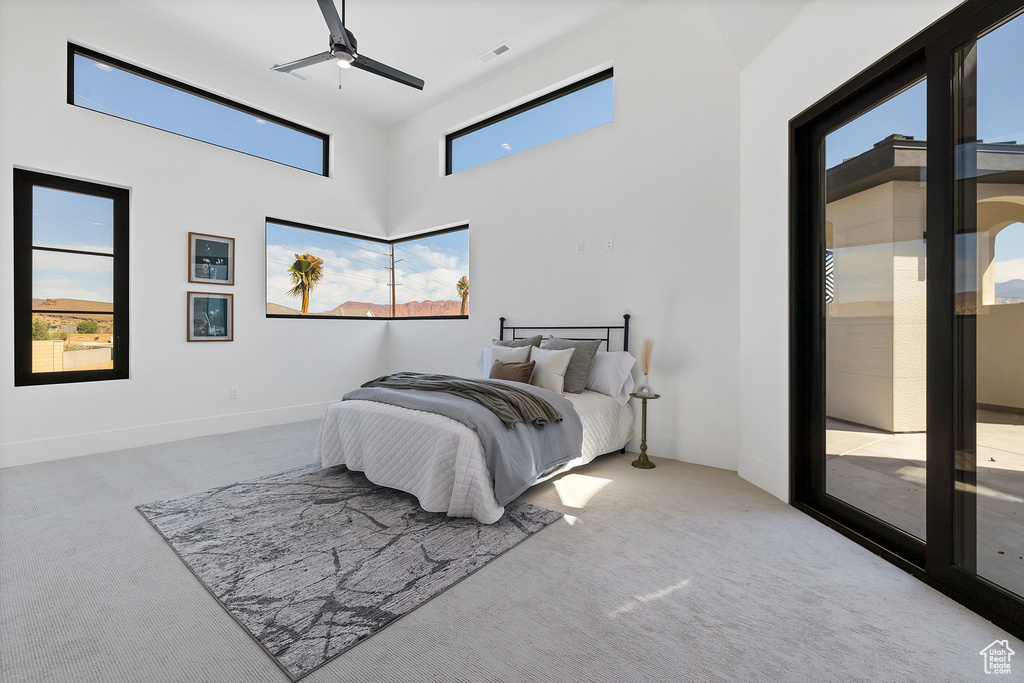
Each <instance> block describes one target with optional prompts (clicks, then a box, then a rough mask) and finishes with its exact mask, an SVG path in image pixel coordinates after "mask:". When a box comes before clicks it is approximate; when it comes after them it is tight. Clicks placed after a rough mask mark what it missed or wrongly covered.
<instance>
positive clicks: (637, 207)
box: [388, 2, 740, 469]
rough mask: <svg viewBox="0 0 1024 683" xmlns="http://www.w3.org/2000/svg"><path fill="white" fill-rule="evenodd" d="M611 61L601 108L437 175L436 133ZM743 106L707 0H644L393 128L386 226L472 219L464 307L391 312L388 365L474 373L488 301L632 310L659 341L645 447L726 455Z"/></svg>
mask: <svg viewBox="0 0 1024 683" xmlns="http://www.w3.org/2000/svg"><path fill="white" fill-rule="evenodd" d="M611 63H613V64H614V67H615V86H614V87H615V121H614V122H613V123H611V124H608V125H605V126H602V127H600V128H596V129H593V130H590V131H587V132H584V133H581V134H578V135H575V136H572V137H569V138H565V139H562V140H559V141H556V142H553V143H550V144H547V145H544V146H542V147H537V148H534V149H532V150H527V151H524V152H520V153H518V154H514V155H512V156H509V157H506V158H504V159H500V160H497V161H494V162H491V163H488V164H484V165H482V166H478V167H476V168H473V169H469V170H466V171H462V172H460V173H456V174H454V175H452V176H448V177H443V176H441V175H440V171H439V163H440V162H439V153H440V152H439V150H440V145H441V141H442V139H443V135H444V133H445V132H448V131H451V130H452V129H454V128H456V127H458V126H459V125H460V124H463V123H465V122H467V121H470V120H472V119H475V118H478V117H480V116H481V115H483V114H485V113H488V112H494V111H496V110H500V109H503V108H505V107H506V105H508V104H509V103H511V102H515V101H517V100H521V99H522V98H526V97H528V96H531V95H533V94H536V93H538V92H539V91H541V90H544V89H546V88H548V86H550V85H552V84H555V83H558V82H561V81H563V80H566V79H572V78H573V77H575V76H577V75H578V74H581V73H583V72H585V71H587V70H590V69H595V68H597V67H600V66H602V65H608V64H611ZM738 112H739V73H738V67H736V66H735V61H734V59H733V57H732V56H731V55H730V54H729V53H728V52H727V49H726V47H725V44H724V43H723V42H722V39H721V36H720V34H719V32H718V29H717V27H716V25H715V24H714V22H713V20H712V18H711V16H710V14H709V13H708V11H707V8H706V7H705V5H704V4H703V3H700V2H655V3H647V4H645V5H643V6H640V7H638V8H637V9H635V10H633V11H631V12H629V13H628V14H626V15H624V16H622V17H620V18H619V19H617V20H616V21H614V22H612V23H611V24H609V25H606V26H604V27H601V28H599V29H596V30H594V31H592V32H590V33H588V34H585V35H583V36H581V37H579V38H577V39H575V40H572V41H570V42H568V43H566V44H564V45H561V46H559V47H558V48H556V49H553V50H551V51H550V52H547V53H545V54H543V55H541V56H539V57H537V58H536V59H534V60H532V61H530V62H527V63H525V64H524V65H522V66H520V67H518V68H516V69H513V70H511V71H509V72H507V73H504V74H502V75H501V76H499V77H497V78H494V79H492V80H491V81H488V82H487V83H484V84H482V85H480V86H478V87H476V88H473V89H472V90H469V91H467V92H465V93H463V94H461V95H459V96H457V97H454V98H452V99H450V100H448V101H446V102H444V103H442V104H440V105H438V106H436V107H434V108H432V109H430V110H428V111H426V112H424V113H422V114H420V115H418V116H416V117H414V118H412V119H410V120H408V121H406V122H403V123H402V124H399V125H397V126H395V127H393V128H392V129H391V130H390V140H389V143H390V154H389V182H388V225H389V233H390V234H391V235H392V236H395V235H399V234H403V233H407V232H412V231H416V230H424V229H428V228H432V227H435V226H442V225H448V224H451V223H455V222H457V221H468V222H469V224H470V297H469V302H470V303H469V306H470V308H469V313H470V319H469V320H468V321H458V322H452V321H406V322H392V323H390V324H389V339H390V348H391V351H390V355H389V368H390V369H391V370H434V371H443V372H451V373H463V374H475V370H474V366H473V364H474V362H475V360H476V358H477V355H478V353H479V351H480V349H481V348H482V347H483V346H484V345H485V344H487V343H488V342H489V340H490V339H491V338H492V337H495V336H497V332H498V317H499V316H505V317H507V318H508V321H509V322H510V323H518V324H526V325H530V324H533V325H548V324H556V323H562V324H577V325H580V324H595V323H596V324H604V323H606V322H607V323H615V322H617V321H620V320H621V316H622V314H623V313H627V312H628V313H630V314H631V315H632V320H631V326H632V329H631V348H632V349H633V350H634V351H635V350H637V349H638V348H639V345H640V340H641V339H642V338H643V337H652V338H653V339H654V340H655V347H654V355H653V361H652V371H651V381H652V384H653V386H654V388H655V390H657V391H658V392H659V393H660V394H661V395H662V398H661V399H659V400H657V401H653V402H651V403H650V404H649V419H648V422H649V425H648V442H649V452H650V453H651V454H652V455H656V456H662V457H670V458H677V459H681V460H687V461H690V462H696V463H702V464H708V465H713V466H716V467H723V468H729V469H735V468H736V453H737V446H738V434H739V422H738V414H737V406H738V403H739V399H740V396H739V374H738V365H737V356H738V353H739V341H738V335H739V318H738V310H739V301H738V295H739V286H738V280H739V269H738V259H737V250H738V248H739V241H738V235H737V228H736V226H737V223H738V220H739V212H738V202H739V193H738V179H739V173H738V164H739V145H738V128H739V118H738ZM606 237H612V238H613V239H614V250H613V251H610V252H606V251H605V250H604V246H603V241H604V239H605V238H606ZM579 240H582V241H583V242H584V244H585V251H584V254H583V255H580V256H578V255H576V253H575V244H576V242H577V241H579ZM453 292H454V290H453ZM636 412H637V414H639V406H637V410H636ZM638 431H639V425H638ZM637 446H638V444H637V443H636V442H634V444H633V447H634V448H635V447H637Z"/></svg>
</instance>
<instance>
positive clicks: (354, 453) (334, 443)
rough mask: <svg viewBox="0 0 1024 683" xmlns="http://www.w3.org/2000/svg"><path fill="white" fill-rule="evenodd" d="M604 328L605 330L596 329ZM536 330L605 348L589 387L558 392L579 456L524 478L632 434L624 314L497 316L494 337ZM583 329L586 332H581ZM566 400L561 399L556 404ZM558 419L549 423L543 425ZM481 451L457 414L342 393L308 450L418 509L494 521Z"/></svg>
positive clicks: (513, 338)
mask: <svg viewBox="0 0 1024 683" xmlns="http://www.w3.org/2000/svg"><path fill="white" fill-rule="evenodd" d="M602 330H603V331H604V336H603V337H601V336H599V331H602ZM619 330H621V337H622V352H612V351H611V339H612V336H613V335H617V334H618V331H619ZM537 331H552V332H554V331H557V332H559V333H564V332H568V333H569V334H571V335H572V336H571V337H559V338H558V339H557V340H556V338H555V337H554V335H553V334H552V335H551V337H548V338H544V337H543V335H542V338H544V339H545V342H546V343H547V342H548V339H550V340H551V341H552V342H554V341H560V342H564V341H565V340H568V341H573V342H582V341H586V342H587V343H588V344H591V345H592V344H593V342H594V341H595V340H600V342H602V343H603V344H604V346H605V349H606V350H605V351H604V352H603V353H602V352H600V351H598V352H597V353H596V354H595V356H594V359H595V360H594V363H593V364H592V369H593V372H592V373H589V374H588V376H587V385H589V386H590V388H585V389H583V391H581V392H580V393H569V392H566V393H565V394H564V398H565V399H568V402H569V403H568V404H571V410H574V411H575V413H576V414H577V415H578V416H579V422H580V423H581V424H582V433H583V437H582V447H581V448H580V451H579V453H578V455H575V457H572V458H571V459H570V460H569V461H568V462H565V463H564V464H561V465H559V466H558V467H557V469H554V470H552V471H549V472H545V473H543V474H542V475H541V476H538V477H537V478H536V479H535V480H532V481H529V482H527V485H532V484H536V483H539V482H540V481H545V480H547V479H550V478H551V477H554V476H557V475H559V474H561V473H563V472H566V471H568V470H569V469H572V468H574V467H579V466H581V465H584V464H586V463H588V462H590V461H592V460H593V459H594V458H596V457H598V456H600V455H603V454H605V453H611V452H614V451H619V450H621V449H623V448H624V446H625V444H626V443H627V442H628V441H629V440H630V439H632V438H633V437H634V436H635V432H634V430H633V412H632V410H631V409H630V407H629V403H628V400H627V399H628V393H629V391H630V390H632V384H633V380H632V376H631V373H630V372H629V370H631V368H632V363H633V360H632V357H630V356H628V353H624V352H628V344H629V315H628V314H626V315H625V316H624V317H623V324H622V325H608V326H604V325H602V326H582V327H581V326H571V327H565V326H559V327H555V326H547V327H536V326H516V327H511V326H507V325H506V324H505V318H501V319H500V328H499V335H498V338H497V340H495V341H496V342H501V343H504V344H510V343H515V344H518V343H520V342H519V341H517V340H528V339H530V337H522V336H519V335H520V333H522V332H529V333H531V334H533V335H534V336H533V337H532V338H533V339H536V335H535V333H536V332H537ZM581 333H582V334H583V335H585V336H579V335H580V334H581ZM506 336H508V337H509V339H508V340H506ZM489 348H490V349H493V348H494V346H491V347H489ZM486 351H487V349H485V353H483V354H481V360H482V361H485V360H486ZM609 363H614V365H615V367H616V371H615V372H614V373H613V374H610V375H609V374H606V373H603V372H602V373H601V376H600V377H596V376H593V375H594V373H597V372H598V371H599V370H603V369H605V368H607V367H608V366H609ZM489 364H490V363H489V361H488V362H486V363H484V369H485V368H486V366H488V365H489ZM599 366H600V367H599ZM623 369H625V371H623ZM481 374H483V372H482V373H481ZM485 376H486V375H485ZM620 382H621V385H619V383H620ZM613 385H614V386H613ZM613 393H614V394H615V395H614V396H613V395H612V394H613ZM462 400H465V399H462ZM568 404H566V403H564V402H561V405H568ZM560 426H561V425H557V424H555V425H548V426H547V428H546V429H555V428H558V427H560ZM486 455H487V454H486V453H485V449H484V444H483V442H482V441H481V438H480V436H479V435H478V434H477V432H475V431H474V430H473V429H471V428H470V427H468V426H467V425H466V424H463V423H462V422H460V421H457V420H455V419H452V418H451V417H447V416H445V415H441V414H437V413H435V412H429V411H427V410H412V409H409V408H405V407H400V406H397V405H390V404H388V403H380V402H377V401H373V400H343V401H338V402H337V403H334V404H332V405H330V406H329V407H328V409H327V413H326V415H325V416H324V419H323V422H322V423H321V426H320V433H319V436H318V438H317V443H316V447H315V451H314V457H315V459H316V460H317V462H319V463H320V464H321V465H322V466H323V467H335V466H340V465H344V466H346V467H348V468H349V469H351V470H356V471H360V472H363V473H364V474H365V475H366V477H367V478H368V479H369V480H370V481H372V482H374V483H375V484H378V485H380V486H387V487H390V488H395V489H400V490H402V491H405V492H407V493H411V494H413V495H414V496H416V498H417V499H418V500H419V503H420V505H421V506H422V507H423V509H424V510H427V511H430V512H445V513H447V514H448V516H451V517H472V518H475V519H477V520H479V521H480V522H482V523H484V524H492V523H494V522H496V521H497V520H498V519H500V518H501V516H502V514H503V513H504V507H503V505H502V504H501V503H499V500H498V498H496V496H495V490H494V478H493V476H492V474H491V472H490V470H489V468H488V466H487V457H486Z"/></svg>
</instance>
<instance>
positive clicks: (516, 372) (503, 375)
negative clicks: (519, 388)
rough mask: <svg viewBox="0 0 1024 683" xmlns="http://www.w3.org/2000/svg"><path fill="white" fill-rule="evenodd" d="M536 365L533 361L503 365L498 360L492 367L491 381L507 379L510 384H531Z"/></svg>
mask: <svg viewBox="0 0 1024 683" xmlns="http://www.w3.org/2000/svg"><path fill="white" fill-rule="evenodd" d="M536 364H537V363H536V361H532V360H531V361H526V362H525V363H502V362H501V361H500V360H496V361H494V365H492V366H491V375H490V377H491V379H507V380H509V381H510V382H522V383H523V384H529V383H530V378H531V377H533V367H534V366H535V365H536Z"/></svg>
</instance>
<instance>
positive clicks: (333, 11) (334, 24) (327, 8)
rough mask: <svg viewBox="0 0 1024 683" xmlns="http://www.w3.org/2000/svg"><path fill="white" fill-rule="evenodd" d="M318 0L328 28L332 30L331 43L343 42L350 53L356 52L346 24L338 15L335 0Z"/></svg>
mask: <svg viewBox="0 0 1024 683" xmlns="http://www.w3.org/2000/svg"><path fill="white" fill-rule="evenodd" d="M316 2H317V4H318V5H320V13H321V14H323V15H324V21H326V22H327V28H328V29H330V31H331V44H332V45H336V44H337V43H341V44H342V45H344V46H345V47H347V48H348V51H349V52H350V53H351V52H355V51H356V48H355V46H354V45H352V43H350V42H349V40H348V31H346V30H345V24H343V23H342V21H341V17H340V16H338V8H337V7H335V6H334V0H316Z"/></svg>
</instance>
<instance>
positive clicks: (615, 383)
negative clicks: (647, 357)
mask: <svg viewBox="0 0 1024 683" xmlns="http://www.w3.org/2000/svg"><path fill="white" fill-rule="evenodd" d="M634 365H636V358H634V357H633V355H632V354H630V353H628V352H626V351H598V352H597V354H596V355H595V356H594V362H593V363H591V364H590V374H589V375H587V389H590V390H592V391H599V392H601V393H602V394H608V395H609V396H611V397H612V398H614V399H615V400H616V401H617V402H618V403H619V405H626V402H627V401H628V400H629V394H630V392H632V391H633V388H634V387H635V386H636V383H635V382H633V366H634Z"/></svg>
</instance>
